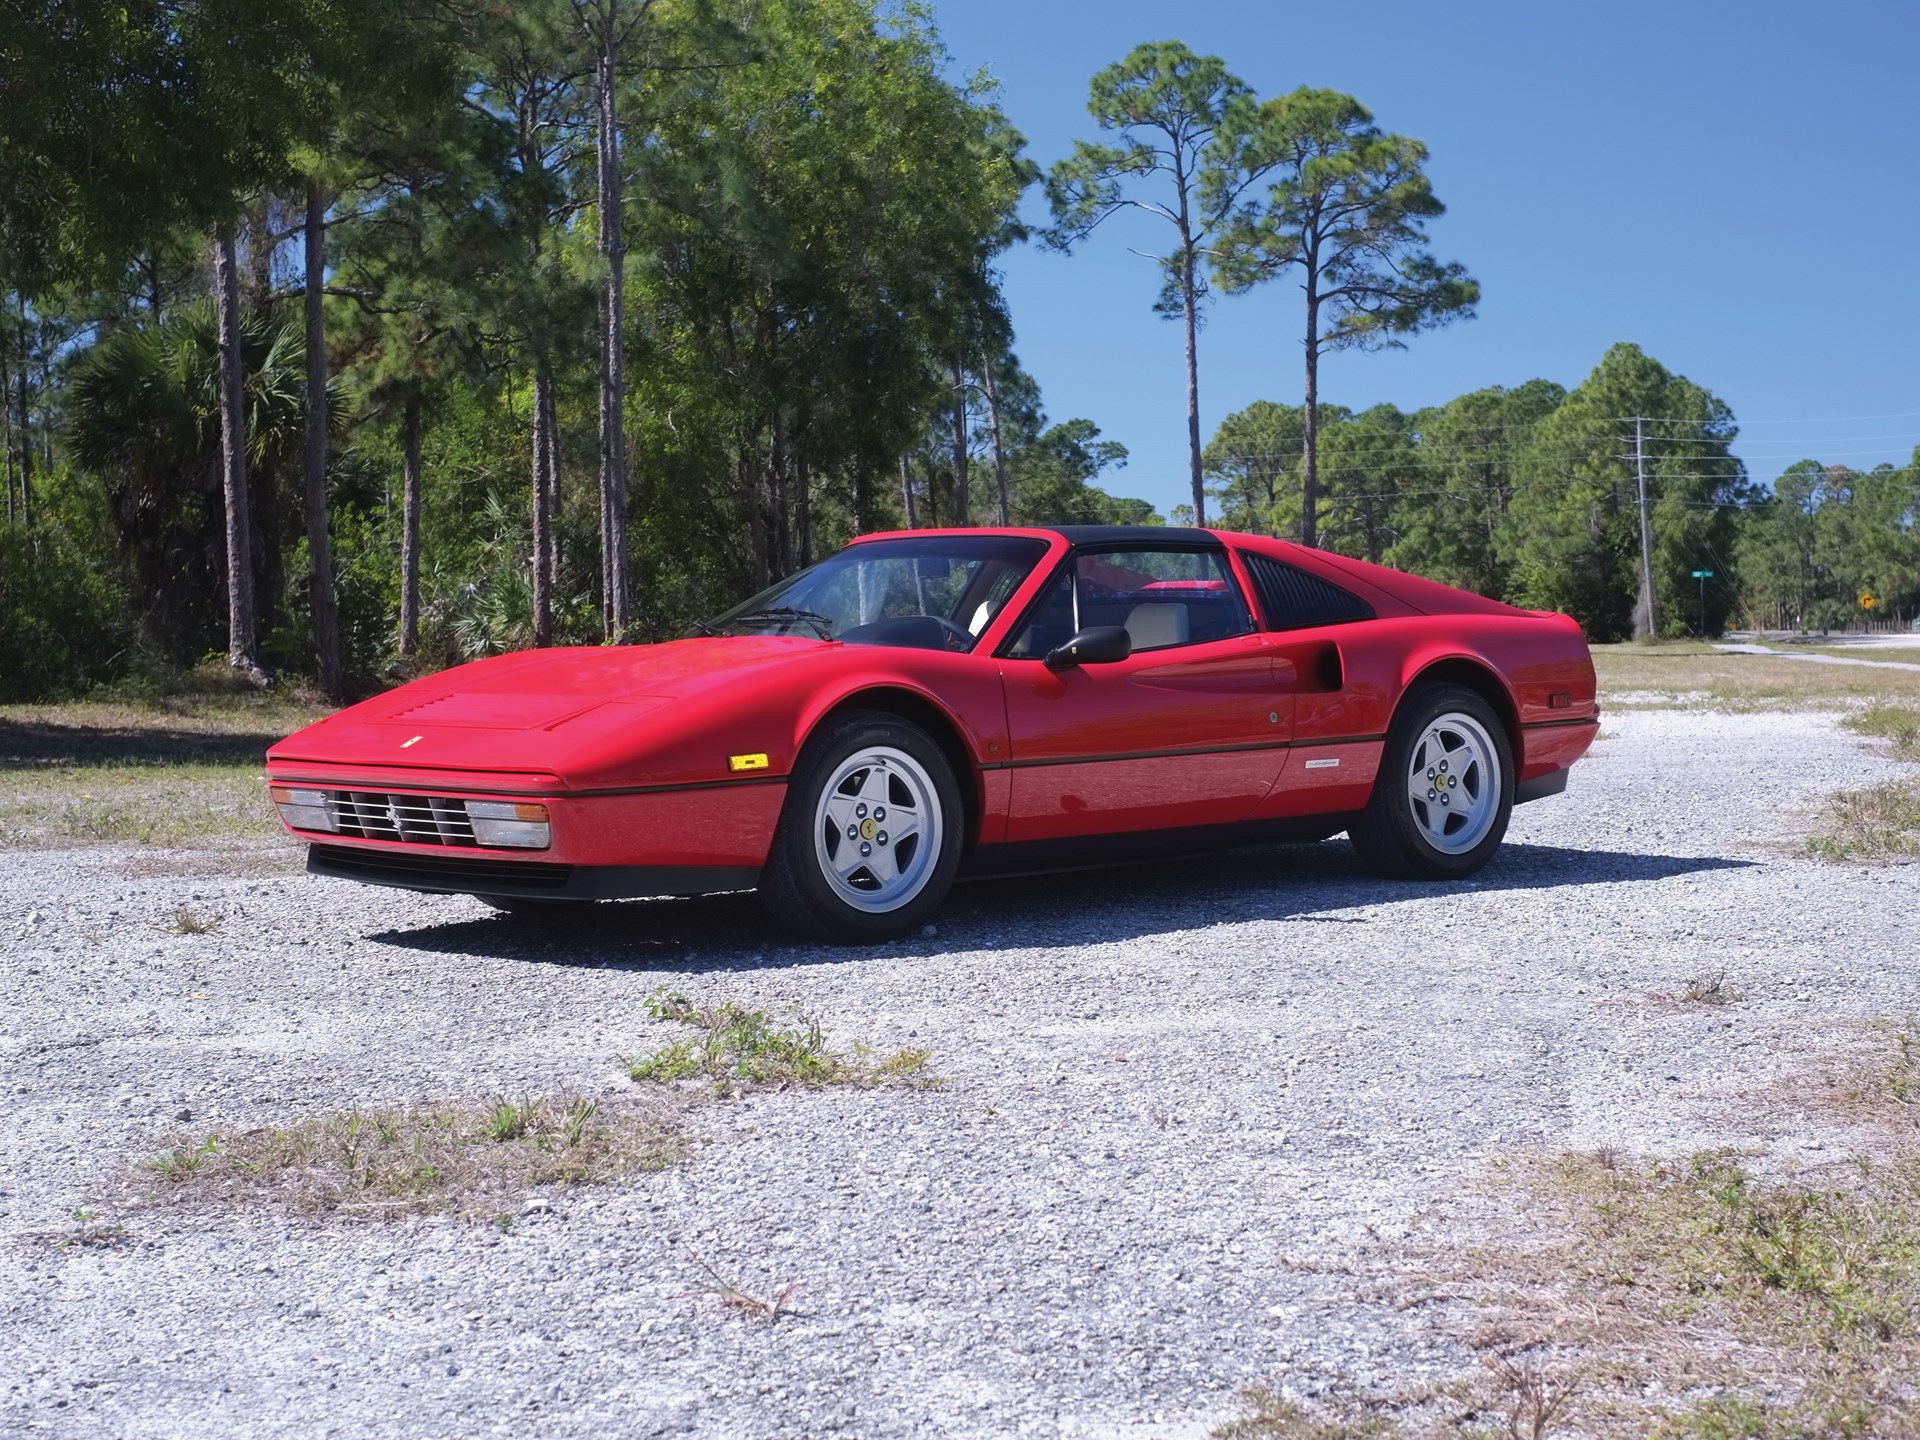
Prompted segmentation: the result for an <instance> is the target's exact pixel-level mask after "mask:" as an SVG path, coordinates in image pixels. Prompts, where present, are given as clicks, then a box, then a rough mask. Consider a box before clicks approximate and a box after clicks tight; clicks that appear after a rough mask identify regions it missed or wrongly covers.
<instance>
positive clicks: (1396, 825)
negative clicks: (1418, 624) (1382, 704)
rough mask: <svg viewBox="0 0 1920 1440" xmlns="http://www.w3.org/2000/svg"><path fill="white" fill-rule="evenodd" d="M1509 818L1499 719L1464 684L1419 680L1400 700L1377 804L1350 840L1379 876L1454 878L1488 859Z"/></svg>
mask: <svg viewBox="0 0 1920 1440" xmlns="http://www.w3.org/2000/svg"><path fill="white" fill-rule="evenodd" d="M1512 813H1513V755H1512V749H1511V746H1510V744H1509V742H1508V740H1507V734H1506V727H1505V726H1504V725H1503V724H1502V723H1501V721H1500V717H1499V716H1498V715H1496V714H1495V713H1494V711H1493V707H1492V706H1490V705H1489V704H1488V703H1487V702H1486V700H1484V699H1483V698H1482V697H1481V696H1480V695H1479V694H1478V693H1477V692H1475V691H1472V690H1469V689H1467V688H1466V687H1465V686H1461V685H1446V684H1425V685H1418V686H1415V687H1414V688H1413V689H1412V690H1410V691H1408V693H1407V695H1406V697H1405V698H1404V699H1403V700H1402V701H1401V703H1400V708H1399V710H1398V711H1397V712H1396V713H1395V715H1394V718H1393V725H1392V727H1391V729H1390V730H1389V731H1388V733H1387V743H1386V747H1385V751H1384V753H1383V754H1382V755H1381V757H1380V771H1379V779H1378V780H1376V781H1375V783H1374V787H1373V799H1372V800H1371V801H1370V802H1369V803H1368V805H1367V808H1366V811H1365V812H1364V813H1363V814H1362V816H1361V818H1360V820H1359V822H1358V823H1357V824H1356V825H1355V826H1354V827H1353V828H1352V830H1351V831H1350V832H1349V834H1350V835H1351V836H1352V839H1353V844H1354V848H1355V849H1356V850H1358V851H1359V852H1360V855H1361V858H1362V859H1364V860H1365V861H1366V862H1367V863H1368V864H1369V865H1371V866H1372V867H1373V868H1374V869H1375V870H1378V871H1379V872H1380V873H1382V874H1384V875H1394V876H1401V877H1408V878H1423V879H1433V880H1457V879H1460V878H1462V877H1464V876H1467V875H1471V874H1473V872H1474V871H1476V870H1478V869H1479V868H1480V867H1481V866H1482V865H1484V864H1486V863H1487V861H1488V860H1490V859H1491V858H1492V857H1493V852H1494V851H1495V850H1497V849H1499V848H1500V841H1501V840H1502V839H1503V838H1504V837H1505V835H1506V833H1507V820H1508V818H1509V817H1510V816H1511V815H1512Z"/></svg>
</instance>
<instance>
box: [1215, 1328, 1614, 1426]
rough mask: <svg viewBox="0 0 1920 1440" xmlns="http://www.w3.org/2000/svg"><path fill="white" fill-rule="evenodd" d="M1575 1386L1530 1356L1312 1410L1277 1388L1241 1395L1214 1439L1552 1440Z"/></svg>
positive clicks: (1507, 1357) (1505, 1356)
mask: <svg viewBox="0 0 1920 1440" xmlns="http://www.w3.org/2000/svg"><path fill="white" fill-rule="evenodd" d="M1575 1393H1576V1391H1575V1380H1574V1378H1573V1376H1572V1374H1571V1373H1570V1372H1569V1371H1568V1370H1567V1369H1566V1368H1565V1367H1564V1366H1553V1365H1551V1364H1549V1363H1548V1362H1545V1361H1543V1360H1541V1359H1540V1358H1538V1357H1537V1356H1534V1355H1531V1354H1528V1353H1525V1352H1524V1351H1522V1352H1516V1353H1507V1352H1502V1351H1499V1350H1493V1351H1490V1352H1489V1353H1488V1354H1487V1355H1485V1356H1484V1357H1483V1359H1482V1362H1481V1370H1480V1373H1479V1374H1478V1375H1473V1376H1466V1377H1463V1378H1461V1379H1459V1380H1457V1381H1454V1382H1452V1383H1450V1384H1444V1385H1439V1386H1428V1387H1424V1388H1421V1389H1415V1390H1411V1391H1407V1392H1404V1393H1399V1394H1394V1395H1389V1396H1381V1397H1364V1396H1346V1397H1341V1398H1336V1399H1332V1400H1322V1401H1320V1402H1318V1403H1316V1404H1311V1405H1309V1404H1305V1403H1303V1402H1301V1401H1299V1400H1295V1399H1293V1398H1292V1397H1290V1396H1288V1395H1286V1394H1284V1393H1282V1392H1281V1391H1279V1390H1276V1389H1274V1388H1273V1387H1271V1386H1265V1385H1260V1386H1255V1387H1253V1388H1252V1389H1249V1390H1245V1391H1243V1392H1242V1393H1241V1395H1240V1402H1241V1405H1242V1407H1243V1408H1242V1413H1241V1414H1240V1415H1238V1416H1236V1417H1235V1418H1234V1419H1232V1420H1229V1421H1227V1422H1226V1423H1225V1424H1222V1425H1219V1426H1217V1427H1215V1428H1214V1429H1213V1430H1212V1431H1211V1432H1210V1433H1211V1435H1212V1436H1213V1440H1496V1437H1504V1440H1546V1437H1547V1436H1549V1435H1553V1434H1556V1433H1559V1432H1560V1430H1561V1427H1562V1425H1563V1422H1564V1421H1565V1420H1566V1418H1567V1416H1568V1413H1569V1409H1570V1406H1571V1403H1572V1401H1573V1398H1574V1396H1575Z"/></svg>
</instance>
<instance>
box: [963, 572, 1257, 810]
mask: <svg viewBox="0 0 1920 1440" xmlns="http://www.w3.org/2000/svg"><path fill="white" fill-rule="evenodd" d="M1098 625H1120V626H1123V627H1124V628H1126V630H1127V631H1128V634H1129V636H1130V637H1131V638H1132V640H1133V647H1134V648H1133V653H1132V654H1131V655H1130V656H1129V657H1128V658H1127V659H1125V660H1120V661H1115V662H1111V663H1105V664H1086V665H1076V666H1072V667H1070V668H1065V669H1051V668H1049V667H1048V666H1047V664H1046V663H1045V656H1046V655H1047V654H1048V652H1050V651H1051V650H1053V649H1054V648H1056V647H1057V646H1059V645H1063V644H1065V642H1066V641H1067V640H1068V639H1069V638H1070V637H1071V636H1072V635H1073V634H1075V633H1077V632H1078V631H1080V630H1083V629H1088V628H1091V627H1093V626H1098ZM1282 663H1283V666H1284V662H1282ZM1000 664H1001V675H1002V680H1003V683H1004V685H1005V689H1006V697H1007V726H1008V735H1009V744H1010V747H1011V750H1012V755H1011V758H1010V762H1009V767H1008V768H1009V769H1011V770H1012V772H1013V780H1012V786H1011V796H1010V806H1009V814H1008V823H1007V839H1008V841H1010V842H1016V843H1017V842H1021V841H1046V840H1068V839H1076V838H1084V837H1090V836H1097V835H1104V834H1117V833H1124V832H1129V831H1139V830H1148V829H1175V828H1184V827H1190V826H1204V825H1222V824H1230V823H1232V822H1233V821H1236V820H1242V819H1245V818H1246V817H1247V816H1249V815H1251V814H1252V813H1253V811H1254V809H1255V808H1256V807H1257V806H1258V805H1259V804H1260V802H1261V800H1262V799H1264V798H1265V796H1266V794H1267V792H1268V790H1270V789H1271V788H1272V785H1273V782H1274V780H1275V778H1276V777H1277V776H1278V774H1279V771H1280V765H1281V763H1282V761H1283V760H1284V758H1285V753H1286V752H1285V748H1284V747H1285V745H1286V743H1287V741H1288V738H1289V736H1290V733H1291V729H1292V723H1293V697H1292V693H1291V690H1290V688H1289V687H1288V685H1287V684H1286V683H1285V680H1284V677H1283V676H1282V675H1281V674H1279V673H1278V672H1277V671H1276V658H1275V646H1274V640H1273V637H1270V636H1268V635H1265V634H1260V633H1256V632H1255V631H1254V629H1253V625H1252V620H1251V617H1250V615H1249V612H1248V609H1247V605H1246V601H1245V598H1244V597H1243V596H1242V595H1241V594H1240V590H1239V587H1238V585H1237V583H1236V582H1235V580H1234V579H1233V576H1232V573H1231V571H1230V570H1229V569H1228V567H1227V565H1226V563H1225V556H1224V553H1223V552H1222V551H1220V550H1219V549H1218V548H1204V547H1200V546H1187V547H1172V546H1169V547H1168V548H1165V549H1156V548H1149V547H1144V546H1141V545H1139V544H1134V545H1130V546H1128V547H1126V548H1124V549H1096V550H1081V551H1076V552H1075V553H1074V554H1072V555H1070V556H1069V557H1068V558H1067V560H1066V561H1065V562H1064V563H1063V566H1062V569H1061V572H1060V574H1059V575H1057V576H1056V577H1055V578H1054V579H1053V580H1052V581H1050V582H1049V584H1048V586H1047V587H1046V588H1045V589H1044V590H1043V591H1042V592H1041V595H1040V597H1039V599H1038V600H1037V601H1036V602H1035V604H1034V606H1033V608H1032V609H1031V611H1030V612H1029V613H1028V615H1027V616H1025V617H1023V619H1022V622H1021V624H1020V625H1019V626H1018V627H1017V628H1016V630H1015V632H1014V634H1013V636H1012V638H1011V639H1010V641H1009V642H1008V644H1007V646H1006V647H1005V648H1004V649H1003V651H1002V653H1001V656H1000Z"/></svg>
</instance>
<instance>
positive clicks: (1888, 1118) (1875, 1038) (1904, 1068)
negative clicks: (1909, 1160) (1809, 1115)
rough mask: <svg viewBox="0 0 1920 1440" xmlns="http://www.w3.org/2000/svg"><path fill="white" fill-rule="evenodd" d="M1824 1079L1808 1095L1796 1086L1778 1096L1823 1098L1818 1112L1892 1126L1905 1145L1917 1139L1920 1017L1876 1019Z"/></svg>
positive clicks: (1919, 1135)
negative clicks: (1821, 1084)
mask: <svg viewBox="0 0 1920 1440" xmlns="http://www.w3.org/2000/svg"><path fill="white" fill-rule="evenodd" d="M1822 1078H1823V1079H1824V1081H1825V1086H1824V1089H1822V1090H1817V1091H1813V1092H1811V1095H1810V1094H1809V1092H1808V1090H1807V1088H1806V1087H1804V1086H1800V1085H1795V1086H1793V1087H1792V1088H1791V1089H1790V1090H1789V1091H1787V1092H1786V1093H1785V1094H1783V1096H1782V1098H1783V1099H1785V1100H1788V1101H1790V1102H1797V1103H1800V1104H1802V1105H1804V1104H1805V1103H1806V1102H1807V1101H1808V1100H1809V1099H1810V1098H1812V1099H1815V1100H1817V1101H1819V1102H1821V1103H1817V1104H1815V1105H1814V1106H1812V1108H1813V1109H1814V1110H1815V1111H1816V1112H1819V1111H1825V1112H1831V1113H1832V1114H1833V1115H1835V1116H1837V1117H1838V1118H1839V1119H1840V1120H1842V1121H1845V1122H1848V1123H1858V1122H1865V1123H1868V1124H1873V1125H1877V1126H1880V1127H1882V1128H1883V1129H1888V1130H1891V1132H1892V1133H1893V1135H1894V1137H1895V1138H1896V1140H1898V1141H1901V1142H1904V1143H1905V1144H1906V1145H1908V1146H1913V1145H1914V1144H1915V1143H1916V1142H1920V1019H1909V1020H1906V1021H1904V1022H1901V1023H1890V1022H1888V1021H1876V1022H1875V1023H1874V1024H1872V1025H1871V1026H1869V1027H1867V1030H1866V1033H1865V1034H1864V1035H1863V1036H1862V1037H1861V1043H1860V1044H1858V1045H1856V1046H1850V1047H1848V1048H1847V1049H1846V1050H1845V1051H1844V1052H1843V1053H1842V1054H1841V1056H1840V1057H1839V1059H1838V1061H1837V1063H1835V1064H1834V1065H1832V1066H1831V1067H1830V1068H1829V1069H1828V1070H1827V1071H1826V1073H1825V1075H1824V1076H1823V1077H1822Z"/></svg>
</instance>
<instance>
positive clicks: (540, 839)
mask: <svg viewBox="0 0 1920 1440" xmlns="http://www.w3.org/2000/svg"><path fill="white" fill-rule="evenodd" d="M467 819H469V820H471V821H472V822H473V838H474V839H475V840H478V841H479V842H480V843H481V844H482V845H489V846H497V847H503V848H508V849H514V850H544V849H546V848H547V847H548V846H549V845H551V844H552V843H553V824H552V821H551V819H550V817H549V816H548V815H547V807H546V806H544V805H528V804H525V803H517V804H508V803H507V802H505V801H495V800H469V801H467Z"/></svg>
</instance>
